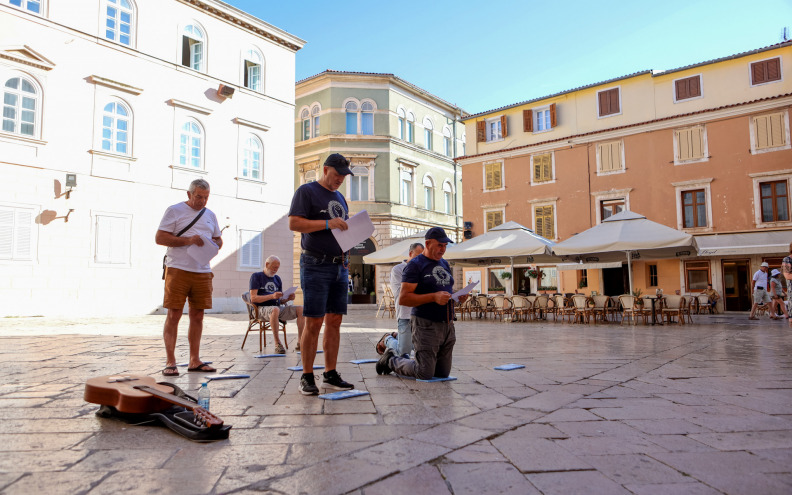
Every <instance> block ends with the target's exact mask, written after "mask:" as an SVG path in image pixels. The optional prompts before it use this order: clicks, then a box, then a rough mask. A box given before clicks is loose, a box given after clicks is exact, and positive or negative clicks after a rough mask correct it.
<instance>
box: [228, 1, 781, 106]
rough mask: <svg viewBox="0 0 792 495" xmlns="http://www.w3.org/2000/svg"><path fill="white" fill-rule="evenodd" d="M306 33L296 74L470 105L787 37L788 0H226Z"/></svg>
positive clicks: (548, 91)
mask: <svg viewBox="0 0 792 495" xmlns="http://www.w3.org/2000/svg"><path fill="white" fill-rule="evenodd" d="M225 1H226V2H228V3H230V4H231V5H233V6H235V7H237V8H239V9H242V10H244V11H246V12H249V13H250V14H253V15H255V16H256V17H259V18H260V19H263V20H264V21H266V22H268V23H270V24H272V25H274V26H277V27H278V28H280V29H283V30H285V31H288V32H289V33H292V34H294V35H295V36H298V37H300V38H302V39H304V40H306V41H307V43H306V45H305V47H304V48H303V49H302V50H300V51H298V52H297V74H296V80H300V79H303V78H306V77H309V76H312V75H314V74H317V73H319V72H322V71H323V70H326V69H334V70H347V71H361V72H387V73H393V74H395V75H397V76H399V77H400V78H402V79H405V80H407V81H409V82H411V83H413V84H415V85H417V86H419V87H421V88H423V89H425V90H427V91H429V92H431V93H433V94H435V95H437V96H439V97H441V98H443V99H445V100H446V101H449V102H451V103H455V104H457V105H458V106H460V107H462V108H463V109H465V110H466V111H468V112H470V113H477V112H481V111H485V110H490V109H493V108H497V107H500V106H504V105H508V104H510V103H516V102H519V101H524V100H528V99H531V98H535V97H539V96H544V95H549V94H552V93H556V92H559V91H564V90H567V89H572V88H575V87H578V86H582V85H586V84H590V83H594V82H598V81H603V80H606V79H610V78H613V77H618V76H622V75H625V74H629V73H632V72H637V71H641V70H645V69H672V68H676V67H681V66H684V65H688V64H692V63H696V62H701V61H704V60H709V59H713V58H718V57H723V56H727V55H732V54H735V53H739V52H743V51H747V50H752V49H755V48H759V47H763V46H767V45H771V44H773V43H777V42H779V41H781V35H782V30H783V28H784V27H792V0H754V1H751V0H739V1H738V0H718V1H713V0H707V1H696V0H687V1H684V0H655V1H652V0H630V1H628V0H624V1H611V0H598V1H591V0H589V1H578V0H575V1H559V0H556V1H554V2H538V1H533V0H523V1H519V0H504V1H500V0H491V1H481V0H477V1H470V0H461V1H456V2H450V1H447V0H435V1H422V2H418V1H414V0H402V1H401V2H385V1H371V0H368V1H363V0H351V1H342V2H328V1H315V0H303V1H300V2H296V1H292V2H288V1H287V2H276V1H274V0H225Z"/></svg>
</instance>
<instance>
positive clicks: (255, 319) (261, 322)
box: [241, 292, 289, 352]
mask: <svg viewBox="0 0 792 495" xmlns="http://www.w3.org/2000/svg"><path fill="white" fill-rule="evenodd" d="M242 300H243V301H244V302H245V306H246V307H247V310H248V328H247V332H245V338H244V339H242V347H241V348H242V349H244V348H245V342H246V341H247V338H248V334H249V333H250V332H251V331H256V330H258V332H259V352H262V351H263V350H264V347H267V330H269V329H270V322H269V319H264V318H261V317H260V316H259V308H258V306H256V305H255V304H253V303H252V302H250V292H243V293H242ZM256 325H258V329H256V328H254V327H255V326H256ZM278 326H279V327H280V328H279V329H278V330H283V345H285V346H286V349H288V348H289V341H288V340H286V322H283V321H281V322H280V324H279V325H278Z"/></svg>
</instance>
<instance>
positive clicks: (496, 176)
mask: <svg viewBox="0 0 792 495" xmlns="http://www.w3.org/2000/svg"><path fill="white" fill-rule="evenodd" d="M492 187H493V189H500V188H501V187H503V178H502V177H501V167H500V163H494V164H493V165H492Z"/></svg>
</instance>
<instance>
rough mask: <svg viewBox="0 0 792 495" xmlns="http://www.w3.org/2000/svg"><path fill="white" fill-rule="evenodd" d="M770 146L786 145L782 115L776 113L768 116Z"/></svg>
mask: <svg viewBox="0 0 792 495" xmlns="http://www.w3.org/2000/svg"><path fill="white" fill-rule="evenodd" d="M769 120H770V143H771V144H770V146H774V147H775V146H783V145H784V144H786V142H785V141H786V132H785V131H784V114H781V113H776V114H773V115H770V119H769Z"/></svg>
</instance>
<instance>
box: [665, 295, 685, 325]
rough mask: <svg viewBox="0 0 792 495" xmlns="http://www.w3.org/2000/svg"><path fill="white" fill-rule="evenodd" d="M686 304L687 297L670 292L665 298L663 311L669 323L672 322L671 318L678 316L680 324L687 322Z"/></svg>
mask: <svg viewBox="0 0 792 495" xmlns="http://www.w3.org/2000/svg"><path fill="white" fill-rule="evenodd" d="M684 304H685V298H684V297H683V296H677V295H674V294H669V295H667V296H665V297H664V298H663V310H662V312H663V317H664V318H665V319H666V322H667V323H671V318H672V317H673V316H676V317H677V324H678V325H684V324H685V315H684V313H683V306H684Z"/></svg>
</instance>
